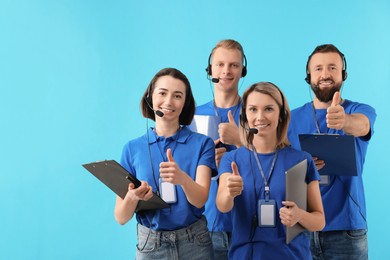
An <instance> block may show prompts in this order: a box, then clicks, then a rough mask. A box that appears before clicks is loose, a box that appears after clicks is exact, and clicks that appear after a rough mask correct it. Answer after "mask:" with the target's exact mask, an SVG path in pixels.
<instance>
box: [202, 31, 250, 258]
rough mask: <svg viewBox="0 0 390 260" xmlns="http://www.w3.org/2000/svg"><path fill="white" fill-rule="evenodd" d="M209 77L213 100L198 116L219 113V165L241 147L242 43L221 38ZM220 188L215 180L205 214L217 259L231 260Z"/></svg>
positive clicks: (227, 219)
mask: <svg viewBox="0 0 390 260" xmlns="http://www.w3.org/2000/svg"><path fill="white" fill-rule="evenodd" d="M206 73H207V79H208V80H209V81H210V84H213V85H214V88H213V89H214V90H213V100H211V101H209V102H208V103H206V104H203V105H201V106H198V107H197V108H196V112H195V114H196V115H205V116H216V117H218V118H220V120H221V123H220V124H219V125H218V135H219V138H218V139H216V140H214V142H215V146H216V150H215V160H216V163H217V166H218V165H219V162H220V160H221V158H222V155H223V154H224V153H225V152H227V151H230V150H234V149H236V148H237V147H239V146H241V141H240V136H239V132H238V123H239V116H240V110H241V98H240V96H239V93H238V83H239V81H240V79H241V78H242V77H245V75H246V73H247V68H246V57H245V54H244V50H243V48H242V46H241V44H240V43H238V42H237V41H235V40H231V39H226V40H221V41H220V42H218V43H217V44H216V46H215V47H214V48H213V49H212V51H211V54H210V55H209V59H208V65H207V68H206ZM217 190H218V184H217V181H216V180H212V181H211V186H210V193H209V199H208V201H207V203H206V209H205V215H206V218H207V221H208V228H209V231H210V232H211V238H212V241H213V248H214V256H215V259H227V257H228V249H229V245H230V239H231V230H232V226H231V217H230V213H226V214H224V213H221V212H219V211H218V209H217V207H216V204H215V198H216V193H217Z"/></svg>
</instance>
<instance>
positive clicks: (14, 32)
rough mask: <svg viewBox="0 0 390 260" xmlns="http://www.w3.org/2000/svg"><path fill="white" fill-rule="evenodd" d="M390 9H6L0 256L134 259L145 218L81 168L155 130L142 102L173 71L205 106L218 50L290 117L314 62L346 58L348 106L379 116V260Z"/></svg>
mask: <svg viewBox="0 0 390 260" xmlns="http://www.w3.org/2000/svg"><path fill="white" fill-rule="evenodd" d="M389 13H390V2H389V1H387V0H372V1H360V0H350V1H347V0H345V1H338V0H329V1H319V0H300V1H287V0H274V1H263V0H250V1H233V0H220V1H219V0H215V1H212V0H197V1H169V0H168V1H161V0H160V1H158V0H145V1H130V0H128V1H126V0H116V1H103V0H57V1H55V0H53V1H44V0H31V1H28V0H0V131H1V132H0V133H1V135H0V163H1V164H0V259H133V258H134V256H135V248H136V230H135V225H136V222H135V220H134V219H133V220H131V221H130V222H129V223H127V224H126V225H125V226H120V225H119V224H117V223H116V222H115V220H114V216H113V210H114V203H115V196H114V194H113V193H112V192H111V191H110V190H109V189H108V188H106V187H105V186H103V185H102V184H101V183H100V182H99V181H98V180H97V179H95V178H94V177H93V176H92V175H91V174H90V173H88V172H87V171H86V170H85V169H84V168H83V167H82V166H81V164H83V163H87V162H91V161H96V160H102V159H116V160H119V159H120V154H121V150H122V147H123V145H124V144H125V143H126V142H127V141H128V140H130V139H133V138H136V137H138V136H140V135H142V134H144V133H145V131H146V127H147V123H148V124H149V126H151V125H154V122H152V121H149V122H147V120H145V119H144V118H143V117H142V116H141V113H140V109H139V102H140V99H141V96H142V94H143V92H144V91H145V89H146V87H147V85H148V83H149V82H150V80H151V78H152V77H153V76H154V74H155V73H156V72H157V71H158V70H159V69H161V68H163V67H176V68H178V69H180V70H181V71H182V72H183V73H185V74H186V75H187V76H188V78H189V80H190V82H191V84H192V87H193V92H194V95H195V98H196V102H197V104H202V103H205V102H207V101H209V100H210V99H211V98H212V92H211V88H210V83H209V81H208V80H207V79H206V72H205V70H204V69H205V68H206V66H207V59H208V56H209V54H210V51H211V49H212V48H213V47H214V45H215V43H216V42H218V41H219V40H221V39H226V38H232V39H235V40H237V41H239V42H240V43H241V44H242V45H243V47H244V49H245V53H246V56H247V60H248V75H247V76H246V77H245V78H244V79H243V80H241V81H240V93H242V92H243V91H244V90H245V89H246V88H247V87H248V86H249V85H251V84H252V83H255V82H259V81H271V82H273V83H275V84H277V85H278V86H279V87H280V88H281V89H282V90H283V91H284V93H285V96H286V97H287V99H288V101H289V105H290V107H291V108H295V107H297V106H299V105H301V104H303V103H304V102H307V101H310V100H311V95H310V91H309V86H308V85H307V84H306V83H305V81H304V77H305V65H306V60H307V57H308V55H309V54H310V53H311V52H312V50H313V49H314V48H315V47H316V46H317V45H319V44H324V43H333V44H335V45H336V46H337V47H338V48H339V49H340V50H341V51H342V52H344V54H345V56H346V59H347V65H348V67H347V70H348V79H347V80H346V81H345V84H344V87H343V91H342V96H343V97H344V98H348V99H350V100H354V101H359V102H362V103H368V104H370V105H372V106H373V107H374V108H375V109H376V111H377V115H378V117H377V122H376V125H375V134H374V136H373V138H372V140H371V142H370V145H369V149H368V155H367V158H366V162H365V168H364V181H365V192H366V200H367V208H368V217H367V222H368V229H369V231H368V239H369V256H370V259H384V258H385V257H386V256H388V255H389V254H388V253H387V252H388V245H387V241H386V240H384V239H383V237H384V236H385V235H386V234H388V233H389V232H390V228H389V225H388V224H387V218H388V217H387V216H388V215H389V213H390V210H389V208H388V207H387V206H386V205H387V204H386V201H387V199H389V197H390V196H389V195H390V192H389V188H388V183H389V181H390V175H388V174H387V171H388V169H387V166H388V164H387V156H385V154H384V150H385V149H387V148H388V146H389V141H388V140H389V139H388V136H387V134H386V133H387V131H386V129H388V127H389V121H388V120H389V116H388V115H387V116H386V114H388V109H387V108H388V102H389V100H388V97H389V87H390V48H389V46H390V34H389V28H390V15H389Z"/></svg>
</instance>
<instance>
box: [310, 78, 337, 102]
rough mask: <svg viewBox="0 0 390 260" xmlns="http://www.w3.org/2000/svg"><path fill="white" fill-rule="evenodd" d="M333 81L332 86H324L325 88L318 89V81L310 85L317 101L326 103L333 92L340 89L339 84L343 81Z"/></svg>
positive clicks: (330, 99) (330, 98)
mask: <svg viewBox="0 0 390 260" xmlns="http://www.w3.org/2000/svg"><path fill="white" fill-rule="evenodd" d="M333 83H334V86H333V87H332V88H325V89H320V88H319V87H318V85H319V82H317V84H312V85H310V86H311V89H312V90H313V92H314V94H315V95H316V97H317V99H318V100H319V101H321V102H324V103H328V102H329V101H332V100H333V95H334V93H336V92H337V91H340V89H341V86H342V84H343V82H338V83H335V82H333Z"/></svg>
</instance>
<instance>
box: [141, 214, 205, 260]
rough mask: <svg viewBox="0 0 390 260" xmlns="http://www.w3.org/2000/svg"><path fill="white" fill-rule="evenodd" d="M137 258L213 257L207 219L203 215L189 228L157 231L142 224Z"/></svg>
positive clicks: (191, 258)
mask: <svg viewBox="0 0 390 260" xmlns="http://www.w3.org/2000/svg"><path fill="white" fill-rule="evenodd" d="M137 229H138V244H137V253H136V259H140V260H142V259H151V260H161V259H167V260H168V259H169V260H179V259H180V260H181V259H190V260H195V259H202V260H204V259H211V258H212V253H213V252H212V244H211V239H210V233H209V231H208V229H207V221H206V219H205V218H204V217H202V218H201V219H200V220H198V221H197V222H195V223H193V224H191V225H190V226H188V227H187V228H182V229H178V230H173V231H155V230H152V229H149V228H147V227H145V226H142V225H140V224H138V225H137Z"/></svg>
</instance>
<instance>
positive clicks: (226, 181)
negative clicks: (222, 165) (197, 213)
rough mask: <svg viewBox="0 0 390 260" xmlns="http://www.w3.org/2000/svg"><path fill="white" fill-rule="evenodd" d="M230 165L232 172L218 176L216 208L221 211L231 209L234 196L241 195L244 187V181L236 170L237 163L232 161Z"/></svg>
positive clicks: (224, 211)
mask: <svg viewBox="0 0 390 260" xmlns="http://www.w3.org/2000/svg"><path fill="white" fill-rule="evenodd" d="M231 166H232V171H233V173H230V172H225V173H223V174H222V175H221V176H220V177H219V186H218V193H217V198H216V204H217V208H218V210H219V211H221V212H223V213H226V212H229V211H230V210H232V208H233V206H234V198H235V197H236V196H238V195H241V193H242V190H243V189H244V182H243V181H242V178H241V176H240V173H239V172H238V168H237V164H236V163H235V162H232V164H231Z"/></svg>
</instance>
